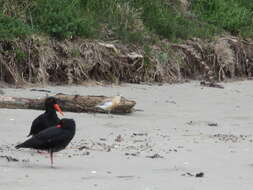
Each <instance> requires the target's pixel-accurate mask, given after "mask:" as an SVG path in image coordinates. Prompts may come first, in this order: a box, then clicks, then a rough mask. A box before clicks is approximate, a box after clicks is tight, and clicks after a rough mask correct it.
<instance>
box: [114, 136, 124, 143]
mask: <svg viewBox="0 0 253 190" xmlns="http://www.w3.org/2000/svg"><path fill="white" fill-rule="evenodd" d="M123 140H124V139H123V137H122V136H121V135H118V136H117V137H116V139H115V141H116V142H122V141H123Z"/></svg>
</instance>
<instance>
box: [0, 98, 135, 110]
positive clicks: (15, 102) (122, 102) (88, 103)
mask: <svg viewBox="0 0 253 190" xmlns="http://www.w3.org/2000/svg"><path fill="white" fill-rule="evenodd" d="M53 97H55V98H56V99H57V101H58V104H59V106H60V107H61V108H62V109H63V110H64V111H71V112H78V113H79V112H89V113H108V112H110V113H118V114H126V113H131V112H132V109H133V107H134V106H135V104H136V102H135V101H133V100H127V99H126V98H124V97H122V96H114V97H106V96H80V95H63V94H56V95H55V96H53ZM44 102H45V98H37V99H31V98H18V97H11V96H2V95H0V108H8V109H37V110H43V109H44Z"/></svg>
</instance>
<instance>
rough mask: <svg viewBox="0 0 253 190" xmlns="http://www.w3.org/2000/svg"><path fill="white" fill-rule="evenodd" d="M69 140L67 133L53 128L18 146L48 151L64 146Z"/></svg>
mask: <svg viewBox="0 0 253 190" xmlns="http://www.w3.org/2000/svg"><path fill="white" fill-rule="evenodd" d="M68 138H69V135H68V133H67V131H65V130H63V129H61V128H57V127H51V128H47V129H45V130H43V131H41V132H40V133H38V134H37V135H35V136H33V137H31V138H30V139H28V140H27V141H25V142H24V143H22V144H20V145H18V146H17V148H22V147H23V148H35V149H41V150H48V149H50V148H53V147H56V146H59V145H61V144H63V143H64V142H65V141H66V139H68Z"/></svg>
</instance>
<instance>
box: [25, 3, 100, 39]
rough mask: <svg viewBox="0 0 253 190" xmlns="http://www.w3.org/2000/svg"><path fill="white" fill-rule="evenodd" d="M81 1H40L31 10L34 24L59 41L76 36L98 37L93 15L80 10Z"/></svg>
mask: <svg viewBox="0 0 253 190" xmlns="http://www.w3.org/2000/svg"><path fill="white" fill-rule="evenodd" d="M80 2H81V1H80V0H38V1H37V5H36V6H34V7H33V9H32V10H31V15H32V19H30V24H33V25H34V26H35V28H36V29H37V31H42V32H45V33H48V34H49V35H51V36H52V37H55V38H57V39H65V38H72V37H76V36H81V37H86V38H89V37H93V36H95V35H96V29H97V27H96V22H95V19H94V17H93V15H90V14H86V13H85V12H83V11H82V10H81V9H80V6H81V4H80Z"/></svg>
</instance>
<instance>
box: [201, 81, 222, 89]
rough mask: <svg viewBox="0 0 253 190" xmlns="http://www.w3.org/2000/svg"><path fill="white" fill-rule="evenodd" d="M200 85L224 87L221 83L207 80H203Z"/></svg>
mask: <svg viewBox="0 0 253 190" xmlns="http://www.w3.org/2000/svg"><path fill="white" fill-rule="evenodd" d="M200 85H202V86H206V87H213V88H224V87H223V86H222V85H220V84H216V83H214V82H205V81H201V82H200Z"/></svg>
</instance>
